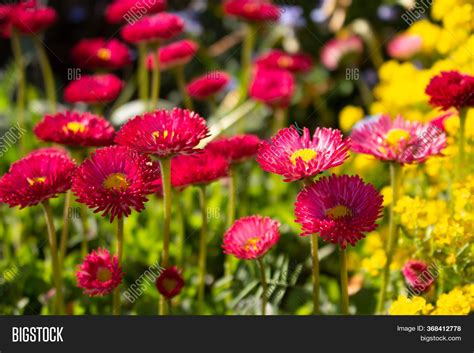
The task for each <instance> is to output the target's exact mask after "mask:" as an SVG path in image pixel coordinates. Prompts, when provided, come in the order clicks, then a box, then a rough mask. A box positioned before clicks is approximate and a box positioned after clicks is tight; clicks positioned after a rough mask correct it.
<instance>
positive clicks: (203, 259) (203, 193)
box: [198, 185, 207, 315]
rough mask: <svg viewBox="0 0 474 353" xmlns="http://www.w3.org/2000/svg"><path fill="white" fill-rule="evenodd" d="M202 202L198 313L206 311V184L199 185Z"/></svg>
mask: <svg viewBox="0 0 474 353" xmlns="http://www.w3.org/2000/svg"><path fill="white" fill-rule="evenodd" d="M199 199H200V202H201V218H202V225H201V234H200V237H199V282H198V314H201V315H202V314H203V313H204V290H205V286H206V282H205V280H206V256H207V202H206V201H207V200H206V186H205V185H201V186H200V187H199Z"/></svg>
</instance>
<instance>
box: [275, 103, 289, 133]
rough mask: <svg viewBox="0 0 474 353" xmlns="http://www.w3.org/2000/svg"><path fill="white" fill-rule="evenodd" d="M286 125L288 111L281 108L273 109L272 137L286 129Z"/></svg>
mask: <svg viewBox="0 0 474 353" xmlns="http://www.w3.org/2000/svg"><path fill="white" fill-rule="evenodd" d="M287 124H288V109H287V108H281V107H278V108H275V112H274V120H273V133H272V135H275V134H276V133H277V132H278V131H280V130H281V129H283V128H284V127H286V125H287Z"/></svg>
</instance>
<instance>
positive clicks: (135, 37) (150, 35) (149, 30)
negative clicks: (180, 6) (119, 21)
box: [121, 12, 184, 43]
mask: <svg viewBox="0 0 474 353" xmlns="http://www.w3.org/2000/svg"><path fill="white" fill-rule="evenodd" d="M183 30H184V21H183V20H182V19H181V18H180V17H179V16H177V15H173V14H171V13H167V12H160V13H158V14H156V15H152V16H146V17H143V18H141V19H139V20H138V21H133V22H131V23H130V24H128V25H126V26H125V27H123V28H122V32H121V35H122V38H123V39H125V40H126V41H127V42H129V43H140V42H153V41H160V40H166V39H171V38H173V37H175V36H177V35H178V34H180V33H181V32H183Z"/></svg>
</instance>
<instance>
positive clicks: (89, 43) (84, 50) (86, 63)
mask: <svg viewBox="0 0 474 353" xmlns="http://www.w3.org/2000/svg"><path fill="white" fill-rule="evenodd" d="M71 56H72V60H73V61H74V63H75V64H76V65H77V66H79V67H81V68H84V69H87V70H95V69H108V70H117V69H120V68H122V67H125V66H127V65H130V64H131V63H132V60H131V57H130V51H129V49H128V47H127V46H126V45H125V44H123V43H122V42H120V41H118V40H117V39H111V40H106V39H104V38H91V39H82V40H81V41H79V42H78V43H77V44H76V45H75V46H74V47H73V48H72V51H71Z"/></svg>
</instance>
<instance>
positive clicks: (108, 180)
mask: <svg viewBox="0 0 474 353" xmlns="http://www.w3.org/2000/svg"><path fill="white" fill-rule="evenodd" d="M159 175H160V174H159V167H158V164H157V163H153V162H152V161H151V160H150V159H149V158H148V157H147V156H145V155H142V154H140V153H138V152H136V151H133V150H130V149H128V148H127V147H123V146H111V147H105V148H101V149H98V150H97V151H95V152H94V153H93V154H92V155H91V157H90V158H88V159H86V160H85V161H84V162H83V163H82V164H81V165H80V166H79V168H78V169H77V172H76V174H75V176H74V178H73V185H72V190H73V192H74V194H75V195H76V196H77V201H78V202H80V203H83V204H86V205H87V206H88V207H89V208H92V209H94V212H96V213H97V212H102V216H107V215H110V221H111V222H112V221H113V220H114V218H115V217H118V218H122V217H126V216H129V215H130V214H131V213H132V210H135V211H137V212H141V211H142V210H143V209H144V208H145V202H147V201H148V199H147V195H149V194H151V193H153V192H155V191H156V187H155V186H154V181H155V180H156V179H158V178H159Z"/></svg>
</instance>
